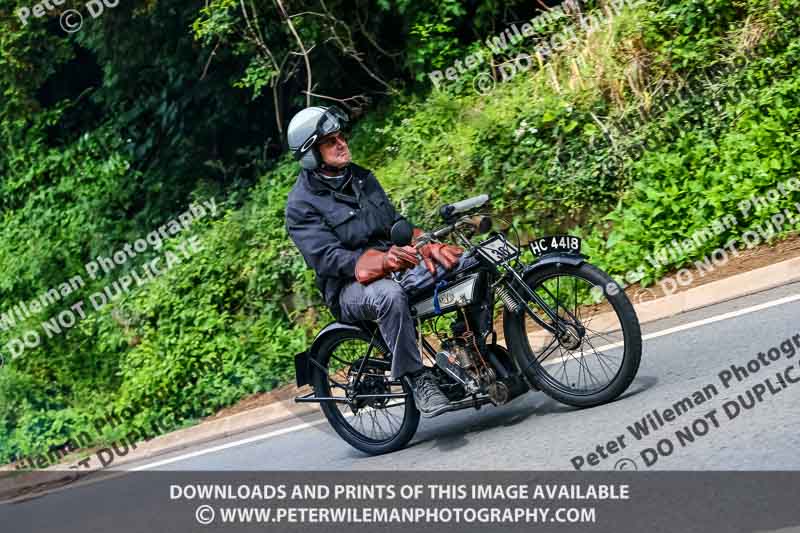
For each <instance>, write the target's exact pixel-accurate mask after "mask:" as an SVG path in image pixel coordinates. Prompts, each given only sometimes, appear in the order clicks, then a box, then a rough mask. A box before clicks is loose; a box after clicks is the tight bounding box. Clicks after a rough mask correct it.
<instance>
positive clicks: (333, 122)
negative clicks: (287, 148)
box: [294, 105, 348, 160]
mask: <svg viewBox="0 0 800 533" xmlns="http://www.w3.org/2000/svg"><path fill="white" fill-rule="evenodd" d="M347 123H348V118H347V114H346V113H345V112H344V111H342V110H341V109H339V108H338V107H336V106H335V105H334V106H330V107H329V108H328V109H327V110H326V111H325V113H323V114H322V116H321V117H319V120H318V121H317V125H316V127H315V128H314V133H312V134H311V135H310V136H309V137H308V139H306V142H304V143H303V144H302V145H301V146H300V147H299V148H298V149H297V150H295V151H294V158H295V159H298V160H299V159H300V158H302V157H303V155H304V154H305V153H306V152H308V151H309V150H311V148H312V147H313V146H314V145H315V144H317V141H319V140H320V139H321V138H323V137H325V136H326V135H330V134H331V133H336V132H337V131H341V130H342V129H343V128H345V127H346V126H347Z"/></svg>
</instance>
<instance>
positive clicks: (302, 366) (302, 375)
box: [294, 322, 363, 387]
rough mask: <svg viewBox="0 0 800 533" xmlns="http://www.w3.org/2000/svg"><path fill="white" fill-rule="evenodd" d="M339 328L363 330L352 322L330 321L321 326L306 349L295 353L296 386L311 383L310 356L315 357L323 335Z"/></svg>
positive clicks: (323, 338) (325, 335) (339, 329)
mask: <svg viewBox="0 0 800 533" xmlns="http://www.w3.org/2000/svg"><path fill="white" fill-rule="evenodd" d="M341 330H356V331H363V330H362V328H360V327H358V326H355V325H353V324H345V323H343V322H331V323H330V324H328V325H327V326H325V327H324V328H322V329H321V330H320V332H319V333H317V336H316V337H314V340H313V341H312V342H311V346H310V347H309V348H308V349H307V350H305V351H304V352H300V353H298V354H295V356H294V374H295V378H296V379H297V386H298V387H302V386H303V385H308V384H310V383H311V382H310V377H311V363H310V362H309V361H310V359H311V358H312V357H316V354H317V351H318V350H319V346H320V344H322V341H323V340H325V337H327V336H328V335H330V334H331V333H335V332H337V331H341Z"/></svg>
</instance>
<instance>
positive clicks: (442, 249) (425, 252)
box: [412, 228, 464, 275]
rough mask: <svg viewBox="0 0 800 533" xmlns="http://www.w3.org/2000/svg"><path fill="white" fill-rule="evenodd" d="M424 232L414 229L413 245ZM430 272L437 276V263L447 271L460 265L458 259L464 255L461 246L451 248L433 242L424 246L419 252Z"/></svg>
mask: <svg viewBox="0 0 800 533" xmlns="http://www.w3.org/2000/svg"><path fill="white" fill-rule="evenodd" d="M423 233H424V232H423V231H422V230H421V229H419V228H414V238H413V241H412V243H416V241H417V238H418V237H419V236H420V235H422V234H423ZM419 252H420V255H422V259H423V260H424V261H425V266H426V267H427V268H428V272H430V273H431V274H434V275H436V263H439V264H440V265H442V266H443V267H444V268H445V270H450V269H451V268H453V267H454V266H456V265H457V264H458V258H459V257H460V256H461V254H463V253H464V249H463V248H461V247H460V246H450V245H448V244H443V243H440V242H432V243H428V244H426V245H424V246H423V247H422V248H420V250H419Z"/></svg>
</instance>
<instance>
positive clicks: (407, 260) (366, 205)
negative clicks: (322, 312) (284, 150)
mask: <svg viewBox="0 0 800 533" xmlns="http://www.w3.org/2000/svg"><path fill="white" fill-rule="evenodd" d="M347 120H348V119H347V115H345V114H344V112H342V111H341V110H340V109H339V108H337V107H335V106H332V107H328V108H325V107H309V108H306V109H304V110H302V111H300V112H299V113H297V114H296V115H295V116H294V117H293V118H292V120H291V122H290V123H289V128H288V132H287V133H288V141H289V149H290V150H291V151H292V153H293V155H294V157H295V159H296V160H298V161H299V162H300V166H301V167H302V170H301V171H300V174H299V175H298V177H297V181H296V183H295V185H294V187H293V188H292V190H291V192H290V193H289V196H288V199H287V203H286V212H285V214H286V229H287V232H288V233H289V237H290V238H291V239H292V241H293V242H294V244H295V246H297V248H298V250H300V253H301V254H302V255H303V258H304V259H305V261H306V264H307V265H308V266H309V267H310V268H312V269H313V270H314V272H315V273H316V283H317V287H318V288H319V290H320V292H321V293H322V296H323V298H324V300H325V303H326V305H327V306H328V307H329V308H330V310H331V313H332V314H333V315H334V316H335V317H336V318H337V320H340V321H342V322H357V321H360V320H372V321H375V322H377V324H378V327H379V329H380V332H381V335H382V337H383V339H384V341H385V342H386V344H387V347H388V348H389V350H390V351H391V353H392V354H393V358H392V369H391V377H392V379H398V378H401V379H404V380H406V382H407V383H408V385H409V386H410V387H411V389H412V390H413V393H414V401H415V404H416V406H417V408H418V409H419V410H420V412H421V414H422V415H423V416H425V417H431V416H435V415H437V414H439V413H440V412H442V411H444V410H445V409H446V408H447V406H448V404H449V401H448V399H447V397H446V396H445V395H444V393H443V392H442V391H441V390H440V389H439V387H438V386H437V385H436V382H435V380H434V378H433V375H432V374H431V372H430V370H428V369H427V368H426V367H425V366H424V365H423V364H422V359H421V357H420V353H419V349H418V346H417V343H416V328H415V325H414V322H413V320H412V317H411V312H410V309H409V305H408V295H411V294H414V293H415V292H416V291H419V290H423V289H425V288H427V287H430V286H431V285H433V284H434V283H435V282H436V278H437V277H438V276H442V275H444V273H445V271H446V270H451V269H453V268H454V267H456V266H461V264H462V262H463V261H465V259H464V257H463V255H462V254H463V251H464V250H463V249H462V248H460V247H458V246H450V245H446V244H442V243H429V244H426V245H424V246H423V247H422V248H421V249H420V255H421V256H422V259H423V261H422V262H420V260H419V259H418V257H417V250H416V249H415V248H414V247H413V246H402V247H401V246H396V245H394V244H393V243H392V242H391V239H390V230H391V227H392V225H393V224H394V223H395V222H396V221H398V220H399V219H401V218H402V217H401V216H400V215H399V214H398V213H397V211H396V210H395V207H394V206H393V205H392V203H391V201H390V200H389V198H388V196H387V195H386V193H385V192H384V190H383V188H382V187H381V185H380V183H378V180H377V179H376V178H375V176H374V175H373V174H372V172H371V171H369V170H367V169H364V168H362V167H360V166H358V165H356V164H354V163H352V162H351V156H350V149H349V147H348V145H347V141H346V140H345V137H344V135H343V133H342V130H343V128H344V127H345V126H346V124H347ZM422 233H423V231H422V230H420V229H419V228H415V229H414V241H412V245H413V244H415V241H416V239H417V238H418V237H419V236H420V235H422Z"/></svg>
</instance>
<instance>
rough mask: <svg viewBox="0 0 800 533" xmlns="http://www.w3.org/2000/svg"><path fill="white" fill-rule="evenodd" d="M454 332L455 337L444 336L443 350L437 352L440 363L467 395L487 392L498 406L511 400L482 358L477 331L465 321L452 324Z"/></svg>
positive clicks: (506, 390)
mask: <svg viewBox="0 0 800 533" xmlns="http://www.w3.org/2000/svg"><path fill="white" fill-rule="evenodd" d="M452 333H453V336H452V337H449V338H443V339H442V349H441V351H440V352H439V353H437V354H436V363H437V365H438V366H439V367H440V368H441V369H442V370H444V371H445V372H447V373H448V374H449V375H450V376H451V377H452V378H453V379H455V380H456V381H457V382H458V383H460V384H461V385H462V386H463V387H464V390H465V391H466V393H467V394H476V393H479V392H486V393H488V394H489V396H490V397H491V398H492V401H493V402H494V403H495V404H497V405H499V404H501V403H505V402H506V401H508V389H507V387H506V386H505V384H503V383H500V382H498V381H497V376H496V374H495V371H494V369H493V368H492V367H491V366H490V365H488V364H487V363H486V360H485V359H484V358H483V355H482V354H481V352H480V349H479V348H478V344H477V342H476V339H475V333H473V332H472V331H470V330H469V328H468V327H467V325H466V323H465V322H463V321H459V322H456V323H454V324H453V326H452Z"/></svg>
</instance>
